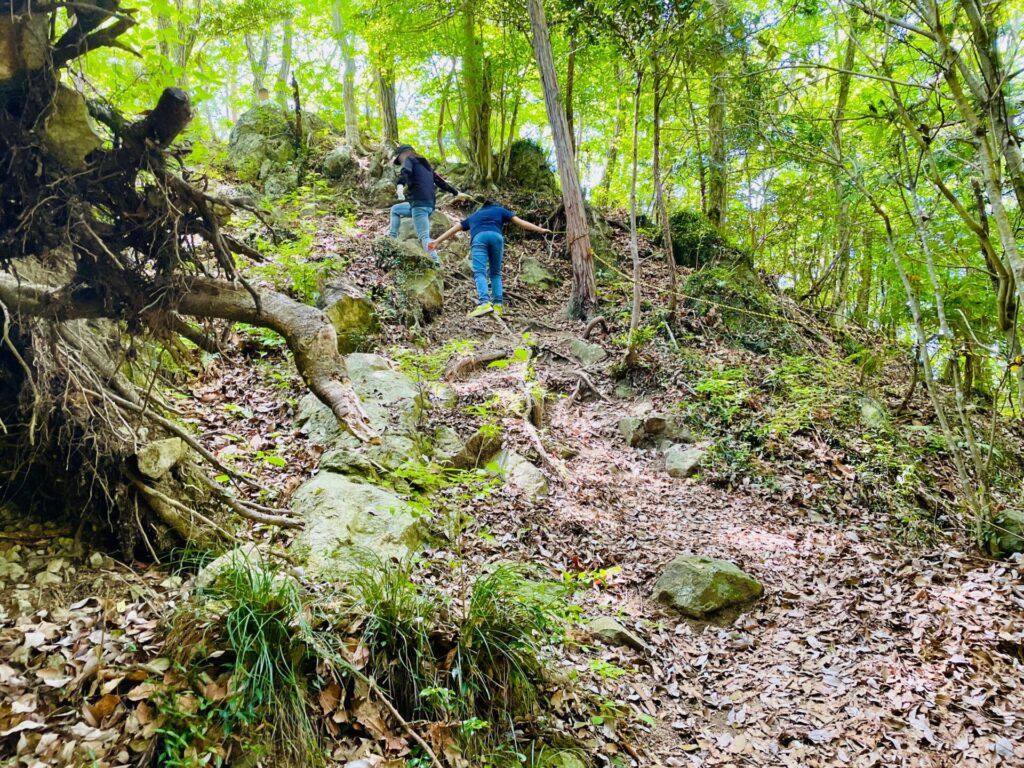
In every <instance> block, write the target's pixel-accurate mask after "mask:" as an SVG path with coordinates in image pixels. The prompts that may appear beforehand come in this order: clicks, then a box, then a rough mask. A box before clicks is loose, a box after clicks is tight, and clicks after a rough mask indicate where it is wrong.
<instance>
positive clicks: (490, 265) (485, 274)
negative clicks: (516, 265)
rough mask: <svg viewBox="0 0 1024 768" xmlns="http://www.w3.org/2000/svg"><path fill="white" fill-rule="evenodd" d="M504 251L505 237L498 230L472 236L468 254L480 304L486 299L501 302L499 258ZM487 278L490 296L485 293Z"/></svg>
mask: <svg viewBox="0 0 1024 768" xmlns="http://www.w3.org/2000/svg"><path fill="white" fill-rule="evenodd" d="M504 253H505V238H504V237H502V236H501V233H500V232H481V233H479V234H478V235H477V236H476V237H474V238H473V244H472V245H471V246H470V249H469V254H470V256H471V257H472V259H473V279H474V280H475V281H476V293H477V296H478V297H479V299H480V303H481V304H486V303H487V302H488V301H491V302H493V303H494V304H502V303H504V302H503V296H502V291H501V288H502V286H501V258H502V256H503V255H504ZM487 278H490V281H491V285H490V287H491V291H490V298H488V295H487Z"/></svg>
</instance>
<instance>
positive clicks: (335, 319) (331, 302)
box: [322, 280, 380, 354]
mask: <svg viewBox="0 0 1024 768" xmlns="http://www.w3.org/2000/svg"><path fill="white" fill-rule="evenodd" d="M322 298H323V300H324V303H325V304H326V307H325V309H324V312H325V313H326V314H327V317H328V318H329V319H330V321H331V325H333V326H334V330H335V331H336V332H337V334H338V351H339V352H341V353H342V354H348V353H349V352H354V351H355V350H357V349H358V348H359V347H361V346H363V345H365V343H366V340H367V337H369V336H371V335H373V334H374V333H376V332H377V331H379V330H380V323H379V322H378V321H377V311H376V309H375V308H374V306H373V302H372V301H370V299H369V298H367V296H366V294H364V293H363V292H362V291H360V290H358V289H357V288H354V287H352V286H350V285H348V284H346V283H342V282H340V281H338V280H334V281H331V282H329V283H328V284H327V285H326V286H325V288H324V295H323V297H322Z"/></svg>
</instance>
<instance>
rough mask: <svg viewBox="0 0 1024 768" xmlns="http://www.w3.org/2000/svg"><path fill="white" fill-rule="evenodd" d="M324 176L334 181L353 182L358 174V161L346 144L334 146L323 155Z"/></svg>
mask: <svg viewBox="0 0 1024 768" xmlns="http://www.w3.org/2000/svg"><path fill="white" fill-rule="evenodd" d="M323 169H324V176H326V177H327V178H329V179H333V180H335V181H346V182H354V181H355V180H356V179H357V178H358V176H359V163H358V162H356V159H355V158H354V157H352V148H351V147H349V146H348V145H347V144H342V145H341V146H339V147H335V148H334V149H332V150H331V151H329V152H328V153H327V154H326V155H325V156H324V162H323Z"/></svg>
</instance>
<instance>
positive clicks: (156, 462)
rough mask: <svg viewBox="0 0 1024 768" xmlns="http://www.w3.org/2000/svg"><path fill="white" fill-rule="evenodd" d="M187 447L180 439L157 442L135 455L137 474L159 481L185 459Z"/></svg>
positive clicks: (173, 438)
mask: <svg viewBox="0 0 1024 768" xmlns="http://www.w3.org/2000/svg"><path fill="white" fill-rule="evenodd" d="M187 453H188V446H187V445H185V441H184V440H182V439H181V438H180V437H169V438H167V439H166V440H157V441H155V442H152V443H150V444H149V445H146V446H144V447H143V448H141V449H140V450H139V452H138V453H137V454H135V459H136V461H137V462H138V465H139V472H140V473H141V474H143V475H145V476H146V477H148V478H150V479H152V480H159V479H160V478H161V477H163V476H164V475H166V474H167V473H168V472H170V471H171V469H173V468H174V467H175V466H176V465H177V464H178V462H179V461H181V460H182V459H184V458H185V456H186V455H187Z"/></svg>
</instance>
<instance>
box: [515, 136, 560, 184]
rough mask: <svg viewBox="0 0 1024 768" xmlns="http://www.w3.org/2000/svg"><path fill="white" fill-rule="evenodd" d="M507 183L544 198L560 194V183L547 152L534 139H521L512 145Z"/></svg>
mask: <svg viewBox="0 0 1024 768" xmlns="http://www.w3.org/2000/svg"><path fill="white" fill-rule="evenodd" d="M506 183H507V185H508V186H510V187H512V188H514V189H517V190H519V191H522V192H529V193H531V194H536V195H540V196H544V197H554V196H556V195H557V194H558V182H557V180H556V178H555V171H554V169H553V168H552V167H551V165H550V163H549V162H548V156H547V152H545V151H544V148H543V147H541V145H540V144H538V143H537V142H535V141H533V140H532V139H519V140H517V141H516V142H514V143H513V144H512V147H511V151H510V155H509V164H508V176H507V178H506Z"/></svg>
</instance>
